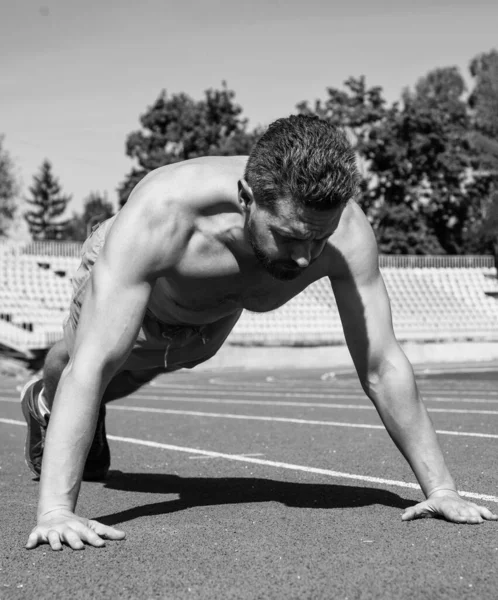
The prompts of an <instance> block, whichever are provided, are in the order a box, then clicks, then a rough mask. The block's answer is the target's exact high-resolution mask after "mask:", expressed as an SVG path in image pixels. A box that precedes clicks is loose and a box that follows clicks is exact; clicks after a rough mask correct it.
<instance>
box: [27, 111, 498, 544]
mask: <svg viewBox="0 0 498 600" xmlns="http://www.w3.org/2000/svg"><path fill="white" fill-rule="evenodd" d="M357 185H358V173H357V169H356V165H355V157H354V153H353V150H352V148H351V146H350V145H349V143H348V142H347V140H346V138H345V136H344V134H343V133H341V132H340V131H339V130H337V129H336V128H334V127H333V126H331V125H329V124H328V123H326V122H324V121H322V120H319V119H315V118H311V117H303V116H300V117H290V118H288V119H279V120H278V121H276V122H275V123H273V124H272V125H271V126H270V127H269V129H268V131H267V132H266V133H265V135H263V137H262V138H261V139H260V140H259V142H258V143H257V144H256V145H255V147H254V149H253V151H252V152H251V154H250V156H249V157H245V156H235V157H206V158H198V159H194V160H189V161H185V162H182V163H177V164H174V165H170V166H166V167H162V168H160V169H157V170H155V171H153V172H152V173H150V174H149V175H148V176H147V177H146V178H145V179H144V180H143V181H142V182H141V183H140V184H139V185H138V186H137V187H136V188H135V189H134V191H133V193H132V194H131V196H130V198H129V200H128V202H127V203H126V205H125V206H124V207H123V209H122V210H121V211H120V212H119V213H118V215H117V216H115V217H112V218H111V219H109V220H108V221H106V222H104V223H103V224H102V225H100V227H99V228H98V229H97V230H96V231H94V232H93V234H92V235H91V236H90V237H89V239H88V240H87V241H86V242H85V244H84V246H83V249H82V262H81V265H80V267H79V269H78V272H77V273H76V277H75V280H74V287H75V291H74V296H73V299H72V302H71V307H70V315H69V318H68V320H67V322H66V324H65V328H64V339H63V341H61V342H59V343H57V344H56V345H55V346H54V347H53V348H52V349H51V350H50V352H49V353H48V355H47V359H46V363H45V367H44V376H43V380H38V381H36V382H32V383H30V384H28V385H27V386H26V387H25V389H24V390H23V392H22V395H21V396H22V407H23V412H24V415H25V417H26V420H27V423H28V437H27V441H26V460H27V463H28V465H29V466H30V468H31V470H32V471H33V472H34V473H35V474H40V473H41V481H40V499H39V506H38V524H37V526H36V527H35V528H34V529H33V531H32V532H31V535H30V536H29V539H28V543H27V547H28V548H34V547H36V546H37V545H38V544H40V543H44V542H45V543H47V542H48V543H49V544H50V546H51V547H52V549H54V550H58V549H60V548H61V547H62V544H64V543H65V544H68V545H69V546H70V547H72V548H74V549H79V548H82V547H83V545H84V543H87V544H90V545H93V546H102V545H103V544H104V538H108V539H121V538H122V537H124V533H123V532H121V531H118V530H116V529H113V528H111V527H107V526H104V525H103V524H100V523H97V522H96V521H88V520H87V519H85V518H82V517H79V516H77V515H76V514H75V513H74V510H75V506H76V501H77V497H78V493H79V488H80V483H81V480H82V479H83V478H85V479H100V478H103V477H105V475H106V473H107V470H108V468H109V464H110V454H109V447H108V445H107V440H106V437H105V421H104V418H105V402H106V401H108V400H111V399H114V398H119V397H123V396H124V395H126V394H129V393H131V392H132V391H135V390H136V389H138V388H139V387H140V385H142V384H143V383H145V382H146V381H150V380H151V379H152V378H153V377H155V376H156V375H158V374H159V373H166V372H168V371H173V370H176V369H180V368H185V367H187V368H191V367H193V366H195V365H196V364H199V363H201V362H203V361H205V360H207V359H208V358H210V357H211V356H213V355H214V354H215V353H216V352H217V351H218V349H219V348H220V347H221V345H222V344H223V342H224V341H225V339H226V337H227V336H228V334H229V333H230V331H231V330H232V328H233V326H234V325H235V323H236V322H237V320H238V318H239V317H240V314H241V312H242V310H243V309H244V308H247V309H249V310H252V311H260V312H264V311H268V310H272V309H274V308H277V307H278V306H281V305H282V304H284V303H285V302H287V301H288V300H290V299H291V298H293V297H294V296H296V294H299V293H300V292H301V291H302V290H304V289H305V288H306V287H307V286H308V285H310V284H311V283H312V282H314V281H317V280H318V279H320V278H322V277H328V278H329V279H330V282H331V285H332V289H333V292H334V294H335V298H336V300H337V306H338V308H339V312H340V316H341V319H342V324H343V327H344V333H345V337H346V341H347V344H348V347H349V350H350V352H351V355H352V358H353V362H354V364H355V367H356V370H357V373H358V376H359V379H360V381H361V384H362V386H363V389H364V390H365V392H366V394H367V395H368V397H369V398H370V399H371V400H372V402H373V403H374V405H375V407H376V409H377V411H378V412H379V415H380V417H381V419H382V421H383V422H384V424H385V426H386V428H387V430H388V432H389V434H390V436H391V437H392V439H393V440H394V442H395V444H396V445H397V447H398V448H399V449H400V451H401V452H402V453H403V455H404V457H405V458H406V459H407V460H408V462H409V464H410V466H411V468H412V469H413V472H414V473H415V476H416V477H417V479H418V481H419V483H420V485H421V487H422V490H423V492H424V494H425V495H426V498H427V500H425V501H424V502H421V503H419V504H417V505H416V506H414V507H411V508H409V509H407V510H406V511H405V513H404V514H403V519H414V518H417V517H420V516H425V515H429V514H438V515H440V516H442V517H444V518H446V519H447V520H449V521H456V522H468V523H478V522H482V521H483V520H484V519H498V516H496V515H494V514H492V513H491V512H490V511H489V510H488V509H487V508H484V507H480V506H477V505H475V504H472V503H470V502H467V501H465V500H464V499H463V498H461V497H460V496H459V495H458V493H457V491H456V487H455V483H454V480H453V479H452V477H451V475H450V473H449V471H448V469H447V467H446V465H445V462H444V459H443V455H442V452H441V450H440V448H439V445H438V441H437V439H436V434H435V431H434V429H433V426H432V423H431V421H430V419H429V417H428V414H427V411H426V409H425V407H424V404H423V403H422V401H421V399H420V396H419V393H418V391H417V387H416V384H415V380H414V376H413V370H412V368H411V365H410V364H409V362H408V361H407V359H406V357H405V355H404V354H403V352H402V350H401V348H400V346H399V345H398V343H397V341H396V339H395V337H394V334H393V328H392V322H391V312H390V306H389V299H388V296H387V293H386V289H385V287H384V282H383V281H382V277H381V274H380V272H379V267H378V256H377V247H376V243H375V238H374V235H373V232H372V229H371V227H370V225H369V223H368V221H367V219H366V218H365V215H364V214H363V212H362V211H361V209H360V208H359V207H358V205H357V204H356V203H355V201H354V197H355V195H356V193H357ZM48 417H50V424H49V426H48V427H47V425H48ZM45 431H46V436H45ZM42 455H43V461H42Z"/></svg>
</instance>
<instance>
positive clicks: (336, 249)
mask: <svg viewBox="0 0 498 600" xmlns="http://www.w3.org/2000/svg"><path fill="white" fill-rule="evenodd" d="M327 255H328V256H329V257H330V260H329V263H330V266H329V276H330V277H331V278H338V279H340V278H343V277H353V278H356V277H360V276H362V275H366V274H368V273H372V272H373V271H375V270H376V269H377V265H378V250H377V242H376V239H375V234H374V232H373V229H372V226H371V225H370V222H369V221H368V219H367V217H366V215H365V213H364V212H363V210H362V209H361V208H360V206H359V205H358V204H357V203H356V202H355V201H350V202H349V203H348V204H347V206H346V207H345V209H344V212H343V214H342V216H341V221H340V225H339V227H338V229H337V231H336V232H335V233H334V235H333V236H332V237H331V239H330V241H329V248H328V253H327Z"/></svg>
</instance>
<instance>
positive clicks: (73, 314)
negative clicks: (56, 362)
mask: <svg viewBox="0 0 498 600" xmlns="http://www.w3.org/2000/svg"><path fill="white" fill-rule="evenodd" d="M114 218H115V217H111V218H110V219H108V220H107V221H104V222H103V223H101V224H100V225H98V226H96V227H95V228H94V229H93V231H92V234H91V235H90V236H89V237H88V238H87V240H86V241H85V243H84V244H83V246H82V249H81V263H80V265H79V267H78V269H77V271H76V273H75V274H74V276H73V279H72V286H73V295H72V298H71V304H70V309H69V316H68V317H67V319H66V320H65V322H64V341H65V343H66V347H67V350H68V352H69V355H70V356H71V355H72V352H73V349H74V341H75V336H76V330H77V327H78V321H79V316H80V313H81V306H82V303H83V298H84V295H85V291H86V286H87V284H88V281H89V279H90V274H91V271H92V267H93V265H94V264H95V261H96V260H97V258H98V256H99V253H100V250H101V249H102V247H103V246H104V242H105V239H106V235H107V232H108V231H109V229H110V227H111V226H112V223H113V222H114ZM241 313H242V310H241V311H238V312H237V313H234V314H233V315H229V316H228V317H224V318H222V319H220V320H219V321H216V322H215V323H209V324H207V325H201V326H194V325H181V324H180V325H171V324H168V323H164V322H162V321H161V320H159V319H158V318H157V317H156V316H155V315H154V314H153V313H152V312H151V311H150V310H149V309H148V308H147V309H146V311H145V316H144V319H143V321H142V325H141V327H140V331H139V332H138V336H137V338H136V340H135V344H134V345H133V348H132V351H131V353H130V355H129V356H128V358H127V359H126V361H125V363H124V364H123V365H122V366H121V367H120V368H119V370H118V372H119V371H135V370H146V369H156V368H157V367H162V368H164V371H165V372H167V371H176V370H177V369H183V368H186V369H191V368H192V367H195V365H198V364H200V363H202V362H205V361H206V360H208V359H209V358H211V357H212V356H214V355H215V354H216V352H217V351H218V350H219V349H220V348H221V346H222V345H223V343H224V341H225V340H226V338H227V337H228V335H229V333H230V332H231V330H232V329H233V327H234V325H235V323H236V322H237V321H238V319H239V317H240V315H241Z"/></svg>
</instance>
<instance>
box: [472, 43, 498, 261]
mask: <svg viewBox="0 0 498 600" xmlns="http://www.w3.org/2000/svg"><path fill="white" fill-rule="evenodd" d="M470 73H471V75H472V77H473V79H474V87H473V89H472V91H471V93H470V95H469V99H468V103H469V108H470V115H471V123H472V130H471V132H470V135H469V143H470V146H471V149H472V153H473V154H472V173H471V177H470V178H469V179H470V181H469V183H468V185H467V193H468V195H469V197H470V199H471V200H470V207H469V216H468V223H467V230H466V251H467V252H474V253H488V252H492V253H494V254H495V256H497V257H498V241H497V240H498V51H497V50H491V51H490V52H488V53H483V54H480V55H478V56H476V57H475V58H474V59H473V60H472V61H471V63H470Z"/></svg>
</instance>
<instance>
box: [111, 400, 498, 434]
mask: <svg viewBox="0 0 498 600" xmlns="http://www.w3.org/2000/svg"><path fill="white" fill-rule="evenodd" d="M107 408H109V409H111V410H121V411H132V412H133V411H134V412H149V413H159V414H167V415H182V416H189V417H208V418H218V419H219V418H222V419H236V420H246V421H270V422H276V423H295V424H298V425H326V426H328V427H350V428H353V429H377V430H382V431H386V428H385V427H384V425H370V424H368V423H342V422H339V421H319V420H311V419H293V418H289V417H266V416H259V415H235V414H231V413H208V412H201V411H194V410H174V409H168V408H149V407H146V406H144V407H141V406H110V405H107ZM436 433H438V434H441V435H456V436H462V437H478V438H488V439H498V434H494V433H474V432H469V431H446V430H444V429H436Z"/></svg>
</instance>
